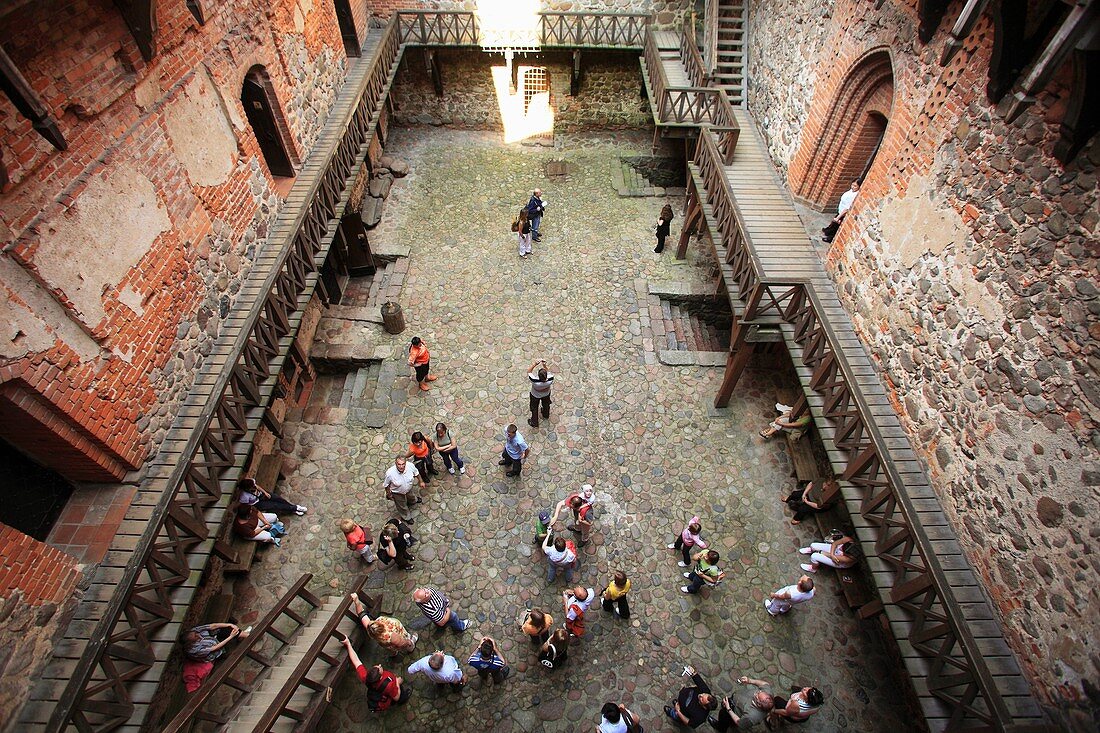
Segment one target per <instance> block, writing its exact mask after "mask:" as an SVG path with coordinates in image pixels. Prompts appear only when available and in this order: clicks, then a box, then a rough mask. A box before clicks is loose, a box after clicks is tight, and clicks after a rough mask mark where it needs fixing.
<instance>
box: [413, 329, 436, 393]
mask: <svg viewBox="0 0 1100 733" xmlns="http://www.w3.org/2000/svg"><path fill="white" fill-rule="evenodd" d="M409 366H411V367H412V368H413V371H414V373H415V375H416V383H417V384H419V385H420V389H422V390H423V391H425V392H427V391H428V390H429V389H431V387H429V386H428V384H427V383H428V382H434V381H435V376H433V375H431V374H428V371H429V370H430V369H431V354H429V353H428V347H427V346H426V345H425V344H424V342H423V341H421V340H420V337H419V336H413V339H412V343H411V344H410V346H409Z"/></svg>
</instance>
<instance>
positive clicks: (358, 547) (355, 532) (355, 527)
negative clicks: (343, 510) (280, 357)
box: [336, 518, 377, 565]
mask: <svg viewBox="0 0 1100 733" xmlns="http://www.w3.org/2000/svg"><path fill="white" fill-rule="evenodd" d="M336 526H338V527H339V528H340V531H341V532H343V533H344V539H345V540H346V541H347V543H348V549H349V550H351V551H352V552H354V553H355V554H356V555H358V556H359V559H361V560H362V561H363V562H365V563H367V564H368V565H370V564H371V563H373V562H374V561H375V560H376V559H377V558H376V557H375V556H374V549H373V548H372V547H371V545H373V544H374V537H372V536H371V532H370V530H371V527H370V525H369V524H368V525H367V526H366V527H364V526H362V525H361V524H358V523H356V522H353V521H352V520H350V519H347V518H344V519H340V520H337V522H336Z"/></svg>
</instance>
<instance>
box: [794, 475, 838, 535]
mask: <svg viewBox="0 0 1100 733" xmlns="http://www.w3.org/2000/svg"><path fill="white" fill-rule="evenodd" d="M835 483H836V482H835V481H826V482H825V485H824V487H823V488H822V489H821V490H820V491H818V490H816V489H815V487H814V482H813V481H808V482H806V483H805V484H804V485H803V486H799V487H797V488H796V489H795V490H794V491H792V492H791V493H790V494H788V495H787V498H785V499H783V503H784V504H786V505H787V507H788V508H790V510H791V511H792V512H794V518H793V519H791V524H800V523H801V522H802V520H803V519H805V518H806V517H808V516H810V515H811V514H817V513H818V512H823V511H825V510H826V509H827V508H828V507H826V506H824V505H823V504H822V503H819V502H815V501H814V500H813V498H812V495H813V494H815V493H816V494H823V493H828V492H829V491H830V489H831V488H832V487H830V485H829V484H835Z"/></svg>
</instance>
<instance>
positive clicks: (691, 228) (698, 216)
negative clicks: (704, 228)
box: [676, 188, 703, 260]
mask: <svg viewBox="0 0 1100 733" xmlns="http://www.w3.org/2000/svg"><path fill="white" fill-rule="evenodd" d="M692 191H693V192H694V188H693V189H692ZM702 219H703V207H702V205H700V203H699V196H698V194H697V193H696V194H695V195H693V196H691V197H690V198H689V199H688V210H687V214H685V215H684V225H683V226H682V227H680V241H679V243H678V244H677V245H676V259H678V260H682V259H684V258H685V257H687V249H688V242H689V241H690V240H691V236H692V235H693V234H695V232H696V230H697V229H698V228H699V222H700V221H702Z"/></svg>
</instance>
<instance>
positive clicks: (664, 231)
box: [653, 204, 672, 254]
mask: <svg viewBox="0 0 1100 733" xmlns="http://www.w3.org/2000/svg"><path fill="white" fill-rule="evenodd" d="M671 229H672V207H671V206H669V205H668V204H665V208H663V209H661V218H660V219H658V220H657V226H656V227H655V228H654V229H653V233H654V234H656V235H657V246H656V247H655V248H654V249H653V251H654V252H657V253H658V254H659V253H661V252H663V251H664V249H665V240H666V239H667V238H668V234H669V232H670V231H671Z"/></svg>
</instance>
